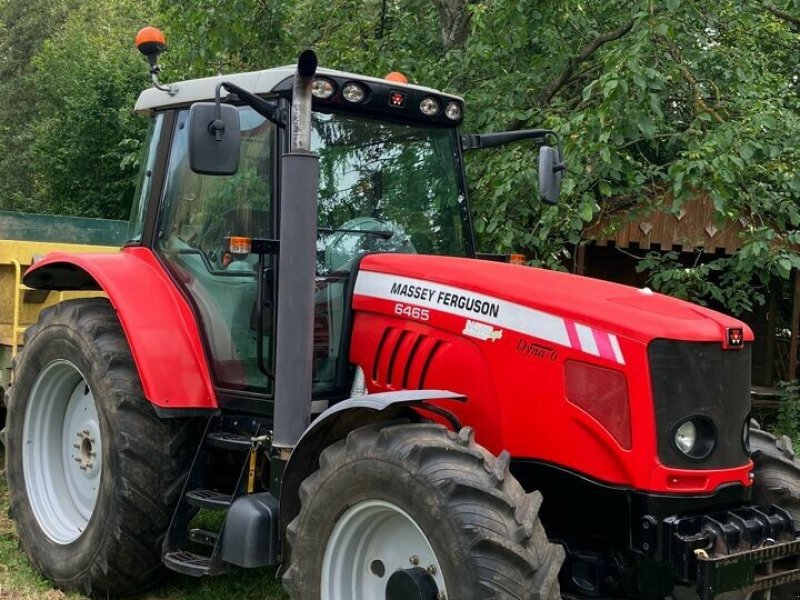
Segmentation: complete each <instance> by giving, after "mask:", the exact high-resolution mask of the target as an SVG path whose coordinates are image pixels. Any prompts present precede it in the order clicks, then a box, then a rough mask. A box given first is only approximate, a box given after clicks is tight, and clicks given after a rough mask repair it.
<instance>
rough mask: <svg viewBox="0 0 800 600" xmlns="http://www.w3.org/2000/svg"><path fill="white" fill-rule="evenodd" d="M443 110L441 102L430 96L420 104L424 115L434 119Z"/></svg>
mask: <svg viewBox="0 0 800 600" xmlns="http://www.w3.org/2000/svg"><path fill="white" fill-rule="evenodd" d="M441 108H442V105H441V104H439V101H438V100H437V99H436V98H434V97H433V96H428V97H426V98H423V99H422V102H420V103H419V110H420V111H421V112H422V114H423V115H425V116H428V117H432V116H433V115H435V114H436V113H438V112H439V111H440V110H441Z"/></svg>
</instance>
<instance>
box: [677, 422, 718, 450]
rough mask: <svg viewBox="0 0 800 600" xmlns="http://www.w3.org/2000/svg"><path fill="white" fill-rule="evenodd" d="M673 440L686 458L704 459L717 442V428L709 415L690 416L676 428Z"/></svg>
mask: <svg viewBox="0 0 800 600" xmlns="http://www.w3.org/2000/svg"><path fill="white" fill-rule="evenodd" d="M673 441H674V443H675V448H676V449H677V450H678V452H680V453H681V454H683V455H684V456H685V457H686V458H690V459H693V460H703V459H704V458H708V456H709V455H710V454H711V451H712V450H714V446H715V445H716V443H717V433H716V428H715V427H714V424H713V423H712V422H711V421H710V420H709V419H708V418H707V417H699V416H696V417H690V418H689V419H686V420H685V421H683V422H682V423H680V424H679V425H678V426H677V427H676V428H675V429H674V433H673Z"/></svg>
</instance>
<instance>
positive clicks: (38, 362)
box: [5, 299, 197, 595]
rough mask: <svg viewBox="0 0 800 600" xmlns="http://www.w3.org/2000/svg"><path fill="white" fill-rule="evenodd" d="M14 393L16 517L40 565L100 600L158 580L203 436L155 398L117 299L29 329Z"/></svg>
mask: <svg viewBox="0 0 800 600" xmlns="http://www.w3.org/2000/svg"><path fill="white" fill-rule="evenodd" d="M18 358H19V360H18V361H17V364H16V366H15V380H14V384H13V385H12V386H11V389H10V392H9V405H8V423H7V428H6V431H5V434H6V435H5V437H6V467H7V477H8V488H9V493H10V505H11V506H10V510H9V513H10V515H11V517H12V519H13V520H14V521H15V522H16V526H17V531H18V533H19V538H20V543H21V545H22V547H23V548H24V549H25V551H26V553H27V555H28V557H29V558H30V560H31V562H32V563H33V565H34V566H35V567H36V568H37V569H39V571H41V573H42V574H43V575H44V576H45V577H47V578H48V579H50V580H51V581H53V582H54V583H55V584H56V585H58V586H59V587H62V588H67V589H78V590H81V591H83V592H85V593H92V594H94V595H120V594H132V593H135V592H141V591H142V590H143V589H144V588H146V587H149V586H151V585H152V584H153V583H155V582H156V581H157V580H158V576H159V574H160V572H161V542H162V540H163V537H164V534H165V533H166V530H167V528H168V526H169V522H170V518H171V516H172V511H173V509H174V506H175V502H176V501H177V499H178V496H179V494H180V491H181V485H182V482H183V480H184V478H185V475H186V473H187V471H188V466H189V461H190V459H191V453H192V450H193V449H194V448H195V447H196V446H195V445H194V443H193V440H195V439H196V438H195V436H196V433H195V432H196V431H197V425H196V423H194V422H192V421H188V420H185V419H183V420H181V419H177V420H161V419H159V418H158V416H157V415H156V414H155V411H154V410H153V408H152V406H150V403H149V402H148V400H147V399H146V398H145V396H144V393H143V391H142V386H141V383H140V381H139V376H138V373H137V370H136V367H135V365H134V362H133V358H132V356H131V352H130V348H129V347H128V343H127V340H126V339H125V335H124V333H123V331H122V328H121V327H120V324H119V321H118V320H117V316H116V312H115V311H114V309H113V308H112V306H111V305H110V303H109V302H108V301H107V300H103V299H89V300H71V301H67V302H63V303H61V304H58V305H56V306H53V307H51V308H48V309H45V310H44V311H42V313H41V315H40V318H39V322H38V323H37V324H36V325H34V326H33V327H31V328H29V329H28V332H27V333H26V341H25V346H24V348H23V350H22V352H21V354H20V355H19V356H18Z"/></svg>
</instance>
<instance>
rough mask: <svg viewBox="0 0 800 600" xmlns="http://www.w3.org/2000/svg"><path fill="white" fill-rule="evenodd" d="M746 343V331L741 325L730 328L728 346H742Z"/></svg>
mask: <svg viewBox="0 0 800 600" xmlns="http://www.w3.org/2000/svg"><path fill="white" fill-rule="evenodd" d="M743 345H744V331H743V330H742V328H741V327H731V328H729V329H728V348H741V347H742V346H743Z"/></svg>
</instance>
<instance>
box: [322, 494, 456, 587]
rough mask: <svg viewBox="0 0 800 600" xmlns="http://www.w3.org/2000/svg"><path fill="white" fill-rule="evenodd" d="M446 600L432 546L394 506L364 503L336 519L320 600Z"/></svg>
mask: <svg viewBox="0 0 800 600" xmlns="http://www.w3.org/2000/svg"><path fill="white" fill-rule="evenodd" d="M342 598H347V599H348V600H376V599H378V598H386V600H446V598H447V589H446V587H445V580H444V576H443V574H442V570H441V568H440V567H439V561H438V559H437V557H436V553H435V552H434V550H433V547H432V545H431V543H430V540H429V539H428V537H427V536H426V535H425V533H424V532H423V531H422V529H421V528H420V526H419V525H418V523H417V522H416V521H415V520H414V518H413V517H412V516H411V515H410V514H409V513H407V512H405V511H404V510H403V509H401V508H400V507H399V506H397V505H396V504H393V503H391V502H386V501H384V500H365V501H362V502H359V503H357V504H355V505H353V506H351V507H350V508H349V509H348V510H347V511H345V513H344V514H343V515H342V516H341V517H340V518H339V521H338V522H337V523H336V525H335V526H334V528H333V531H332V532H331V536H330V538H329V540H328V544H327V547H326V549H325V556H324V558H323V564H322V582H321V600H341V599H342Z"/></svg>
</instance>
